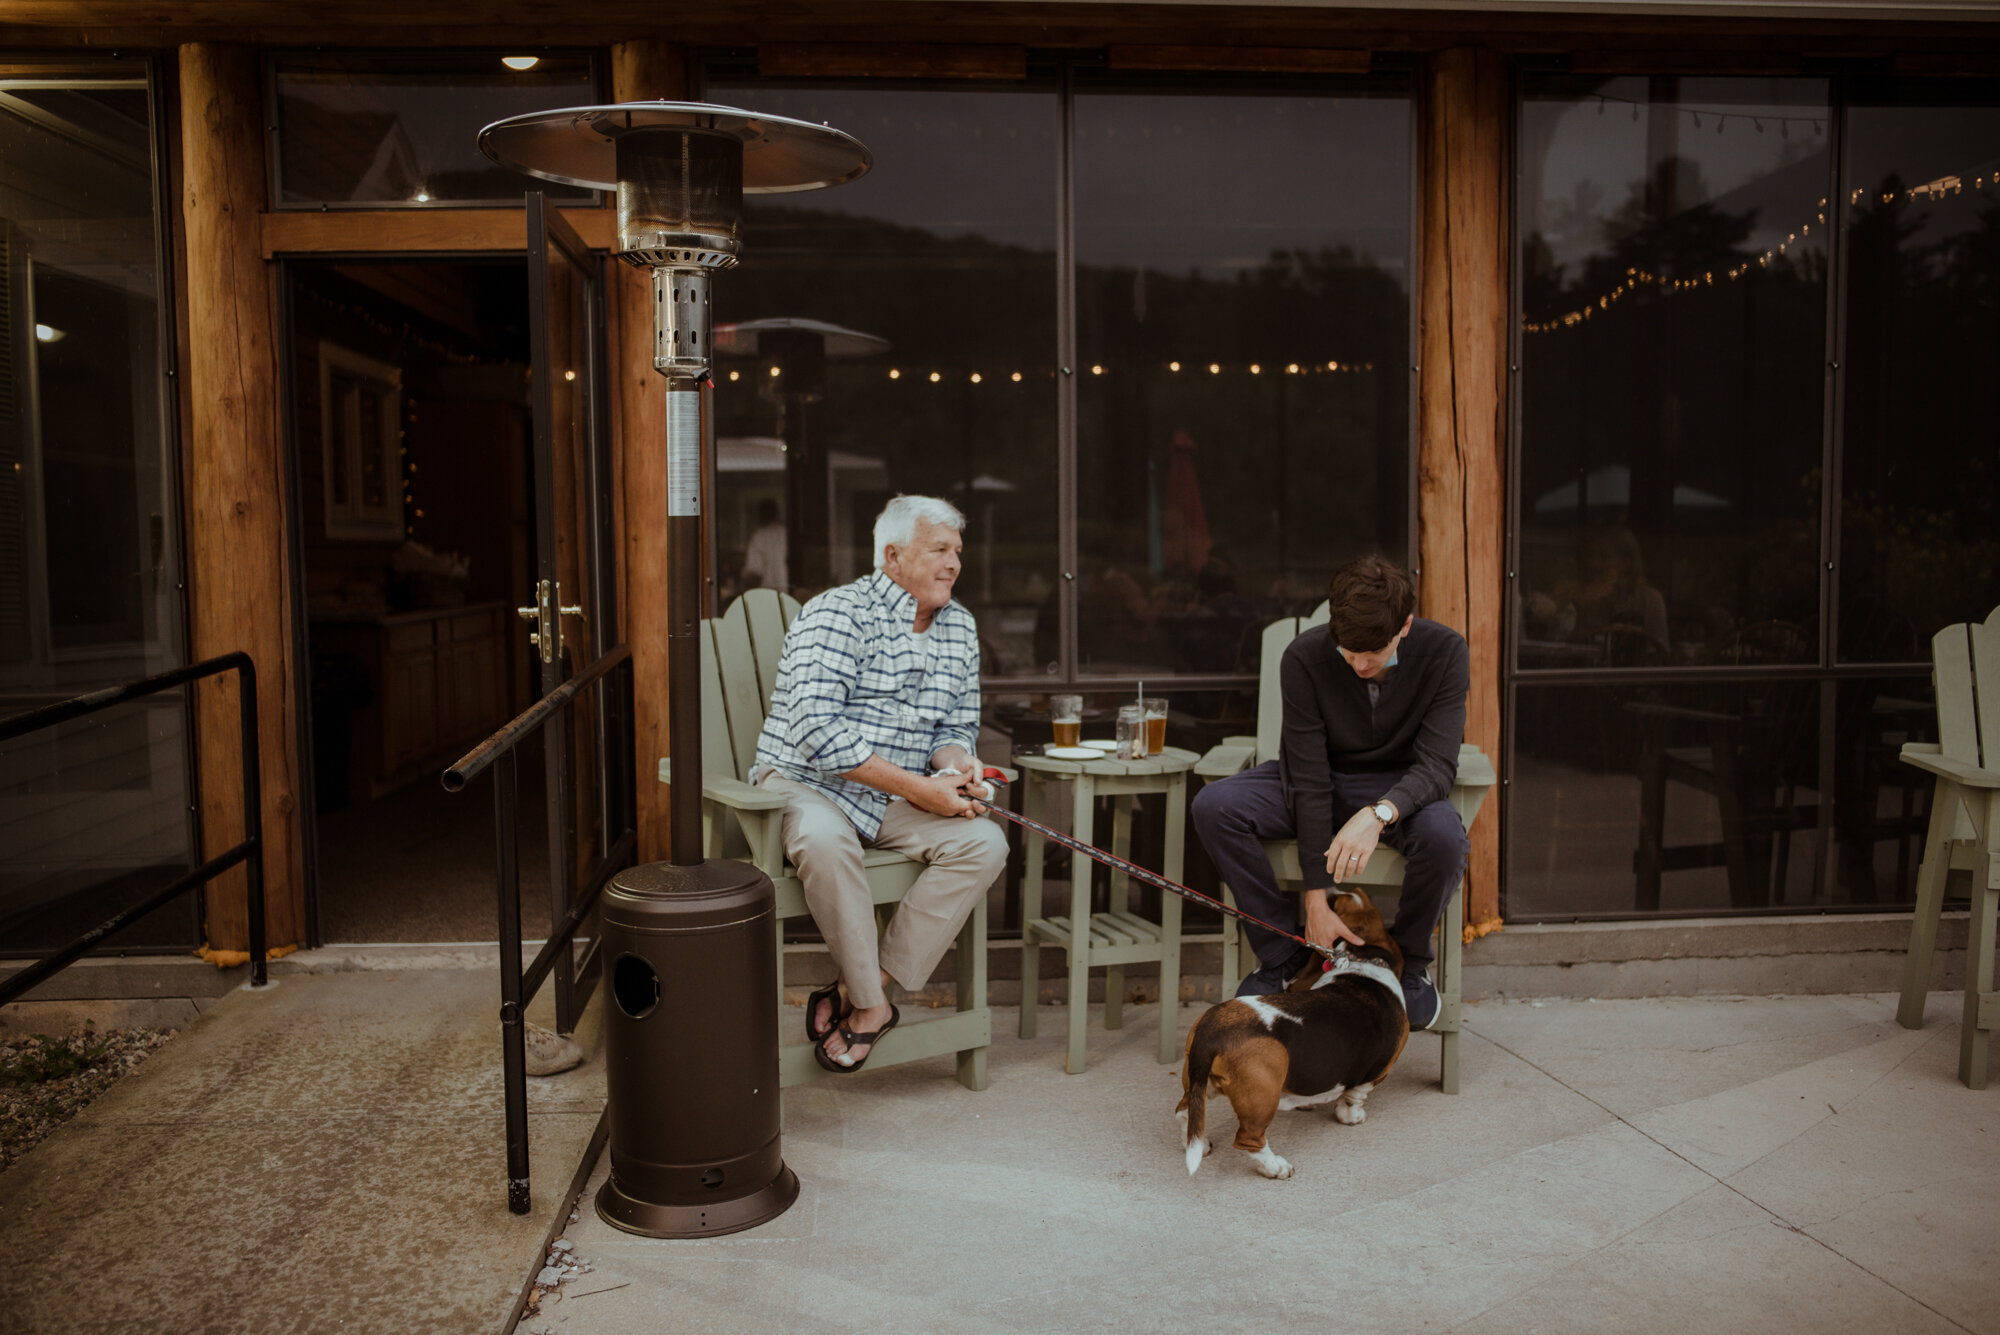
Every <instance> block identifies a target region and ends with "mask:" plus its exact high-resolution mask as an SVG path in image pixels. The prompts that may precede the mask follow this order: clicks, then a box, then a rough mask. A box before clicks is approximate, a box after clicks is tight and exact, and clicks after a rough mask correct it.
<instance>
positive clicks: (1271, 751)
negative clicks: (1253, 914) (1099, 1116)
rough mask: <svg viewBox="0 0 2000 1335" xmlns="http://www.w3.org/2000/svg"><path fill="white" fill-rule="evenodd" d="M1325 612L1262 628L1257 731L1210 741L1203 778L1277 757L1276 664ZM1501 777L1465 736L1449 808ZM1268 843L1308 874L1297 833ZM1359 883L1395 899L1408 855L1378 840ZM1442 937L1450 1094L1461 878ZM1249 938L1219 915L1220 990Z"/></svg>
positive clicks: (1454, 1069)
mask: <svg viewBox="0 0 2000 1335" xmlns="http://www.w3.org/2000/svg"><path fill="white" fill-rule="evenodd" d="M1326 620H1327V606H1326V604H1325V603H1321V604H1320V605H1319V607H1318V609H1317V610H1316V611H1314V612H1313V614H1312V615H1311V616H1309V617H1285V618H1283V619H1281V620H1278V621H1273V622H1272V623H1271V624H1270V625H1268V626H1266V627H1265V628H1264V646H1263V655H1262V661H1261V667H1260V671H1259V674H1258V684H1257V735H1256V736H1255V737H1227V738H1224V739H1223V741H1222V743H1221V745H1219V746H1215V747H1212V748H1210V750H1209V752H1208V754H1207V755H1205V756H1203V757H1202V758H1201V761H1200V763H1199V764H1197V765H1196V766H1195V767H1194V772H1195V773H1196V774H1199V775H1201V776H1202V777H1203V778H1204V779H1222V778H1227V777H1228V776H1230V775H1231V774H1239V773H1241V772H1242V771H1244V770H1246V769H1249V768H1250V767H1251V766H1253V765H1261V764H1263V763H1264V762H1265V761H1267V760H1276V759H1277V758H1278V740H1279V737H1280V735H1281V733H1282V731H1283V727H1284V702H1283V700H1282V699H1281V698H1280V697H1279V694H1278V664H1279V661H1280V660H1281V659H1282V658H1283V657H1284V655H1285V648H1286V646H1288V645H1289V644H1291V642H1292V641H1293V640H1294V639H1295V638H1297V637H1298V636H1299V635H1300V634H1301V633H1303V632H1305V631H1307V630H1310V629H1312V628H1313V627H1314V626H1323V625H1325V624H1326ZM1496 781H1497V779H1496V776H1495V775H1494V773H1493V762H1492V761H1490V760H1488V759H1487V758H1486V753H1485V752H1483V751H1481V750H1480V749H1479V748H1478V747H1476V746H1473V745H1471V744H1470V743H1467V744H1465V745H1462V746H1460V747H1459V749H1458V775H1457V779H1456V781H1455V782H1454V783H1453V785H1452V789H1451V798H1450V801H1451V805H1452V809H1453V810H1454V811H1456V812H1458V817H1459V819H1460V820H1462V821H1464V822H1465V828H1466V829H1468V830H1470V829H1471V828H1472V822H1473V819H1474V818H1475V817H1476V816H1478V814H1479V804H1480V803H1481V802H1484V801H1485V800H1486V791H1487V789H1489V788H1491V787H1492V786H1493V785H1494V783H1495V782H1496ZM1264 851H1265V852H1266V853H1268V854H1270V857H1271V865H1272V866H1273V867H1274V868H1275V869H1276V870H1277V873H1278V882H1279V884H1281V885H1283V886H1284V887H1285V888H1286V889H1289V890H1302V889H1303V888H1304V879H1303V876H1302V874H1301V873H1300V871H1299V850H1298V845H1297V844H1296V843H1295V842H1294V841H1292V840H1288V839H1287V840H1266V841H1265V843H1264ZM1351 879H1352V881H1353V882H1354V883H1355V884H1359V885H1363V886H1366V887H1367V888H1368V890H1369V893H1370V894H1371V896H1373V897H1374V898H1375V899H1376V901H1377V902H1378V903H1380V902H1381V901H1382V899H1383V898H1384V895H1383V892H1384V891H1388V892H1389V895H1388V897H1389V898H1391V899H1393V898H1394V897H1395V892H1396V890H1397V888H1398V887H1400V886H1401V885H1402V884H1403V855H1402V854H1400V853H1398V852H1397V851H1396V850H1395V849H1393V848H1390V847H1389V846H1388V845H1387V844H1382V845H1379V846H1377V848H1376V849H1375V852H1374V855H1373V856H1371V857H1370V858H1369V859H1368V865H1367V866H1366V867H1364V868H1362V870H1361V874H1360V875H1359V876H1358V877H1354V878H1351ZM1223 898H1224V899H1225V900H1226V901H1227V902H1229V903H1230V904H1232V905H1233V904H1234V903H1235V902H1236V898H1235V895H1234V894H1232V893H1231V892H1230V890H1229V887H1228V886H1226V885H1225V886H1224V887H1223ZM1392 913H1393V910H1392V909H1390V908H1389V907H1387V906H1385V907H1384V908H1383V915H1384V916H1385V917H1388V916H1391V915H1392ZM1438 931H1439V932H1440V934H1441V935H1442V938H1443V939H1442V940H1440V941H1439V943H1438V952H1437V966H1436V969H1435V971H1434V972H1435V977H1434V978H1433V979H1432V981H1433V982H1434V983H1436V984H1437V990H1438V1018H1437V1023H1436V1024H1435V1025H1434V1026H1433V1027H1432V1032H1433V1033H1436V1034H1437V1035H1438V1036H1439V1037H1440V1038H1441V1039H1442V1040H1443V1042H1444V1053H1443V1061H1442V1070H1441V1077H1442V1078H1441V1079H1440V1080H1439V1085H1440V1086H1441V1087H1442V1088H1443V1090H1444V1092H1445V1093H1447V1094H1456V1093H1458V1035H1459V990H1460V988H1461V986H1462V982H1461V968H1462V962H1461V951H1462V941H1463V938H1464V931H1465V902H1464V886H1463V884H1461V885H1460V887H1459V889H1458V890H1457V891H1455V892H1453V894H1452V896H1451V899H1450V900H1449V901H1448V902H1447V903H1446V905H1445V911H1444V921H1443V922H1441V923H1440V924H1439V925H1438ZM1249 950H1250V943H1249V941H1248V939H1247V937H1246V936H1245V934H1244V933H1243V932H1242V931H1241V929H1240V928H1239V927H1238V926H1237V922H1236V919H1234V918H1231V917H1227V916H1225V917H1224V918H1223V920H1222V995H1223V996H1225V997H1228V996H1233V995H1235V992H1236V985H1237V983H1239V982H1241V981H1242V979H1243V975H1244V973H1245V972H1247V966H1249V965H1250V964H1252V963H1253V961H1251V960H1248V959H1246V958H1245V957H1246V956H1247V955H1248V954H1249Z"/></svg>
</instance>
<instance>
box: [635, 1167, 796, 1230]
mask: <svg viewBox="0 0 2000 1335" xmlns="http://www.w3.org/2000/svg"><path fill="white" fill-rule="evenodd" d="M798 1198H799V1176H798V1174H797V1173H794V1172H793V1171H792V1170H791V1169H789V1168H786V1167H785V1166H784V1165H783V1164H780V1165H779V1166H778V1176H777V1177H776V1178H775V1179H774V1180H772V1181H771V1183H770V1184H769V1185H767V1186H765V1187H764V1188H763V1189H762V1190H760V1191H756V1192H753V1193H752V1194H750V1195H748V1196H740V1197H738V1198H737V1199H735V1200H733V1201H713V1202H710V1203H708V1204H705V1205H660V1204H657V1203H656V1202H653V1201H642V1200H637V1199H634V1198H633V1197H631V1196H627V1195H626V1194H625V1192H624V1191H623V1190H622V1189H621V1188H620V1187H619V1185H618V1179H617V1178H615V1177H613V1178H611V1179H610V1180H609V1181H607V1182H606V1183H605V1184H604V1185H603V1186H601V1187H599V1188H598V1189H597V1217H598V1218H599V1219H602V1220H603V1221H604V1222H605V1223H607V1224H609V1225H611V1226H612V1227H613V1228H617V1229H623V1230H624V1231H625V1232H627V1233H637V1234H639V1235H640V1236H641V1237H647V1238H717V1237H721V1236H722V1235H723V1234H725V1233H740V1232H742V1231H743V1230H744V1229H746V1228H755V1227H757V1225H759V1224H765V1223H769V1222H770V1221H771V1220H773V1219H776V1218H777V1217H778V1216H779V1215H781V1214H783V1213H784V1212H785V1211H787V1210H789V1209H791V1208H792V1203H793V1202H794V1201H796V1200H798Z"/></svg>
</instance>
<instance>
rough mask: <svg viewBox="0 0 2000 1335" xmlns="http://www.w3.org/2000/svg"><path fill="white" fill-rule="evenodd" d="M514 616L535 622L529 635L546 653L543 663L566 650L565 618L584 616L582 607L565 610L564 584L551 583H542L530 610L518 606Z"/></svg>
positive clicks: (532, 641)
mask: <svg viewBox="0 0 2000 1335" xmlns="http://www.w3.org/2000/svg"><path fill="white" fill-rule="evenodd" d="M514 615H516V616H518V617H520V618H521V620H523V621H527V622H531V623H532V624H533V625H534V627H535V628H534V629H533V630H531V631H529V632H528V643H529V644H532V645H534V646H535V647H536V648H538V649H540V650H541V651H542V662H544V663H553V662H555V661H556V654H557V653H559V652H561V650H562V621H561V618H562V617H565V616H573V617H580V616H582V615H583V607H582V605H581V604H578V605H575V606H571V607H564V606H563V605H562V583H561V581H557V582H555V583H553V584H551V583H550V582H549V581H548V580H541V581H540V582H538V583H537V584H536V585H535V601H534V604H533V605H532V606H530V607H517V608H515V609H514Z"/></svg>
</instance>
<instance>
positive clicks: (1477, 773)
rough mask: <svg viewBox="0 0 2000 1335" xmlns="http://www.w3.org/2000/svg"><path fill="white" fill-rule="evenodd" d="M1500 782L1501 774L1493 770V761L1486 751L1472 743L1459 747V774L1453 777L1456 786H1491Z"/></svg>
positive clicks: (1453, 784) (1453, 783)
mask: <svg viewBox="0 0 2000 1335" xmlns="http://www.w3.org/2000/svg"><path fill="white" fill-rule="evenodd" d="M1498 782H1500V776H1499V775H1498V774H1496V773H1494V771H1493V762H1492V761H1491V760H1489V759H1487V756H1486V753H1485V752H1484V751H1482V750H1480V749H1479V748H1478V747H1476V746H1473V745H1471V744H1470V743H1468V744H1466V745H1464V746H1461V747H1459V748H1458V774H1457V775H1456V776H1455V777H1454V778H1453V779H1452V786H1453V787H1456V788H1491V787H1492V786H1493V785H1494V784H1496V783H1498Z"/></svg>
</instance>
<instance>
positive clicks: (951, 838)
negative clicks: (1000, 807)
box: [750, 496, 1007, 1073]
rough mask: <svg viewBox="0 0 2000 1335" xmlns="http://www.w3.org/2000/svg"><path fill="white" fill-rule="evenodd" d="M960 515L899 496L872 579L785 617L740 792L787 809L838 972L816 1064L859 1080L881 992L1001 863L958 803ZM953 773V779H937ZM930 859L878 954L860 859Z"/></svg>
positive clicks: (813, 1018)
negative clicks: (876, 855)
mask: <svg viewBox="0 0 2000 1335" xmlns="http://www.w3.org/2000/svg"><path fill="white" fill-rule="evenodd" d="M964 527H965V517H964V516H963V515H961V514H960V513H959V512H958V511H957V510H956V509H955V508H953V507H952V506H951V505H949V504H948V503H946V502H944V501H941V500H937V499H934V498H932V497H928V496H898V497H897V498H896V499H894V500H892V501H890V502H889V504H888V506H887V507H885V508H884V509H883V511H882V514H881V517H880V518H878V519H877V520H876V521H875V573H873V574H870V575H863V576H862V577H861V578H860V579H858V580H855V581H854V582H853V583H852V584H844V585H842V586H840V587H839V588H834V589H828V590H827V591H826V592H825V593H822V594H821V595H819V596H818V597H817V598H815V599H813V600H812V601H811V602H809V603H807V604H806V605H805V607H803V608H802V609H800V611H799V614H798V616H797V617H796V618H794V619H793V621H792V624H791V627H790V629H789V630H787V631H786V632H785V643H784V647H783V648H782V649H781V650H780V651H779V656H778V681H777V685H776V686H775V687H774V688H773V689H772V691H771V709H770V713H769V714H768V715H767V716H766V717H765V720H764V731H763V733H762V734H761V735H759V737H758V738H757V763H756V766H755V767H754V768H753V769H752V770H751V772H750V781H751V782H752V783H755V784H760V785H761V786H763V787H764V788H766V789H768V790H769V791H772V792H775V793H781V794H783V795H784V798H785V816H784V841H785V856H786V857H787V858H789V859H790V860H791V862H792V865H793V866H795V867H797V868H798V870H799V880H800V882H801V883H802V884H803V885H804V887H805V894H806V903H807V905H808V906H809V907H810V908H811V909H812V915H813V921H814V922H816V923H818V924H819V929H820V932H821V933H822V934H823V935H824V936H825V937H826V945H827V950H828V952H829V953H830V954H831V955H832V956H833V962H834V965H835V966H836V967H837V968H838V969H839V971H840V980H839V984H838V986H837V987H828V988H824V989H822V990H820V991H818V992H815V993H813V994H812V998H811V1000H809V1001H808V1002H807V1004H806V1033H807V1035H808V1036H809V1037H811V1038H812V1039H813V1041H814V1042H815V1043H817V1044H818V1045H819V1046H818V1049H817V1051H816V1052H815V1054H814V1055H815V1056H816V1058H817V1059H818V1061H819V1064H820V1065H821V1066H824V1067H825V1068H826V1069H828V1070H829V1071H834V1072H836V1073H840V1072H846V1071H853V1070H858V1069H860V1067H861V1064H862V1063H863V1062H864V1061H866V1060H867V1059H868V1054H869V1052H870V1051H872V1050H873V1048H874V1044H875V1040H876V1039H878V1038H880V1037H881V1036H882V1035H883V1034H885V1033H887V1032H888V1031H889V1030H890V1029H891V1028H893V1027H894V1026H895V1023H896V1020H897V1018H898V1017H897V1012H896V1008H895V1006H893V1005H892V1004H890V1001H889V991H888V989H889V987H890V985H891V984H892V983H898V982H899V983H901V984H903V986H905V987H908V988H912V989H914V988H919V987H922V986H923V985H924V983H925V982H926V981H928V980H929V978H930V975H931V971H932V970H933V969H935V968H936V967H937V963H938V961H939V960H940V959H941V958H943V956H944V952H945V949H946V948H947V947H948V946H950V945H951V942H952V939H953V938H954V937H956V936H957V935H958V929H959V928H960V927H961V926H963V925H964V923H965V919H966V915H968V914H969V913H971V912H972V907H973V905H974V904H976V903H977V902H978V901H979V897H980V896H981V895H983V894H985V893H986V891H987V890H988V889H989V888H990V887H991V886H992V884H993V881H994V878H995V877H997V876H998V875H999V874H1000V869H1001V867H1002V866H1003V865H1004V864H1005V862H1006V860H1007V840H1006V837H1005V836H1004V835H1002V834H1001V833H1000V827H999V826H998V825H996V824H995V823H994V822H992V821H990V820H979V819H972V818H973V817H977V816H979V815H981V814H982V809H981V808H979V807H977V806H975V804H974V803H973V802H972V801H971V800H970V798H969V797H968V791H967V790H968V788H971V789H973V790H974V791H973V793H972V795H973V796H981V797H983V796H986V795H987V794H986V793H985V791H984V785H983V784H979V783H978V782H977V780H976V779H974V778H969V777H966V776H976V775H977V774H978V773H979V762H978V760H977V759H976V758H975V756H974V753H973V752H974V747H975V745H976V743H977V741H978V736H979V635H978V632H977V630H976V628H975V627H974V625H973V620H972V613H970V612H968V611H966V610H965V608H964V607H963V606H962V605H960V604H959V603H957V602H954V601H953V600H952V596H951V590H952V585H953V583H954V582H955V581H956V580H957V579H958V572H959V551H960V549H961V547H962V545H963V544H962V542H961V540H960V537H959V533H960V531H961V530H962V529H963V528H964ZM944 770H950V771H953V772H952V773H939V772H938V771H944ZM864 846H866V847H869V848H887V849H892V850H894V851H895V852H898V853H901V854H903V855H904V856H906V857H911V858H915V859H916V860H917V861H919V862H922V863H925V864H927V865H926V866H925V868H924V871H923V873H922V874H921V875H919V876H918V877H917V880H916V884H914V885H912V886H911V887H910V890H909V893H907V894H906V895H904V896H903V901H902V903H901V904H899V905H897V907H896V914H895V917H893V918H892V919H890V921H889V927H888V930H887V931H886V932H884V933H883V934H882V938H881V940H880V941H879V942H877V940H876V937H875V906H874V904H873V903H872V902H871V900H870V899H869V895H868V881H867V877H866V875H865V873H864V871H863V867H862V849H863V847H864Z"/></svg>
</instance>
